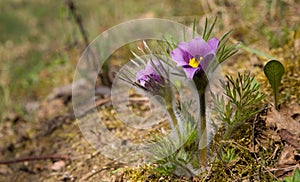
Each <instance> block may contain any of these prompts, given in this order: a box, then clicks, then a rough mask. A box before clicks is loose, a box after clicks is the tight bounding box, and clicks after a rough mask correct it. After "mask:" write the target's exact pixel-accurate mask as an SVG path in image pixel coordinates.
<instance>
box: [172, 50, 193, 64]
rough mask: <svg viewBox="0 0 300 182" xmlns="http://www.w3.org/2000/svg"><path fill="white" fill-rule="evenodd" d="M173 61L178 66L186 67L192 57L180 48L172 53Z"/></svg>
mask: <svg viewBox="0 0 300 182" xmlns="http://www.w3.org/2000/svg"><path fill="white" fill-rule="evenodd" d="M171 56H172V59H173V60H174V61H175V62H176V63H177V66H186V65H188V64H189V63H188V60H189V59H190V58H189V57H191V56H190V55H188V53H187V52H186V51H184V50H182V49H180V48H176V49H174V50H173V51H172V54H171Z"/></svg>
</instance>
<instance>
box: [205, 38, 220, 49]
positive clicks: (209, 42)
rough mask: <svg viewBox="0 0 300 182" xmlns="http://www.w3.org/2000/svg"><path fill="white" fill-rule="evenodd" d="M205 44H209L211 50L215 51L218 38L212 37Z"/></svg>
mask: <svg viewBox="0 0 300 182" xmlns="http://www.w3.org/2000/svg"><path fill="white" fill-rule="evenodd" d="M207 44H208V45H209V46H210V48H211V49H212V51H214V52H217V49H218V45H219V40H218V39H217V38H212V39H210V40H209V41H207Z"/></svg>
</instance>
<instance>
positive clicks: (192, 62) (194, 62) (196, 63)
mask: <svg viewBox="0 0 300 182" xmlns="http://www.w3.org/2000/svg"><path fill="white" fill-rule="evenodd" d="M201 60H202V57H199V59H196V58H192V59H190V60H189V65H190V66H191V67H192V68H197V67H198V66H199V64H200V62H201Z"/></svg>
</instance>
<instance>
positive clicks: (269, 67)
mask: <svg viewBox="0 0 300 182" xmlns="http://www.w3.org/2000/svg"><path fill="white" fill-rule="evenodd" d="M264 73H265V75H266V77H267V78H268V80H269V83H270V85H271V87H272V89H273V93H274V101H275V107H276V109H277V110H278V95H279V86H280V81H281V78H282V75H283V74H284V67H283V65H282V64H281V63H280V62H279V61H277V60H271V61H269V62H268V63H267V64H266V66H265V67H264Z"/></svg>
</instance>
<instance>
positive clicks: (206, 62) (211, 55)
mask: <svg viewBox="0 0 300 182" xmlns="http://www.w3.org/2000/svg"><path fill="white" fill-rule="evenodd" d="M214 57H215V54H214V52H211V53H209V54H207V55H205V56H204V58H203V59H202V60H201V62H200V67H201V68H202V69H203V70H206V68H207V66H208V65H209V63H210V62H211V61H212V60H213V59H214Z"/></svg>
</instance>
